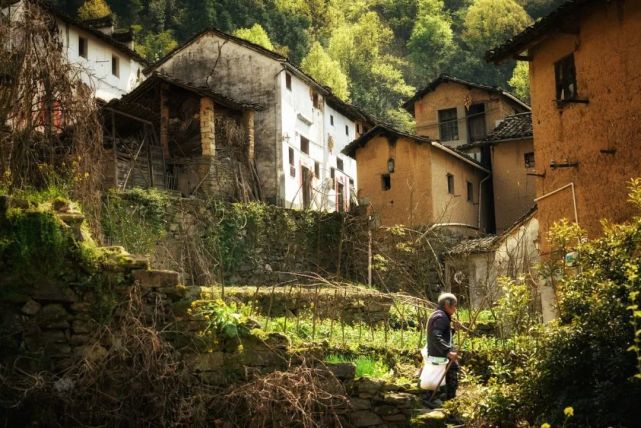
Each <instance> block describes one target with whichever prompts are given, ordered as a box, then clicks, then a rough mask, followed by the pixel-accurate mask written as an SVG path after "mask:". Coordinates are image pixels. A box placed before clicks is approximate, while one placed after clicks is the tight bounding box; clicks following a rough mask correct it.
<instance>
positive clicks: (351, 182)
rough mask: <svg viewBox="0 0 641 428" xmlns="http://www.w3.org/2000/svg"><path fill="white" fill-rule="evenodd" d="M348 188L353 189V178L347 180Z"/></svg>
mask: <svg viewBox="0 0 641 428" xmlns="http://www.w3.org/2000/svg"><path fill="white" fill-rule="evenodd" d="M349 187H352V188H353V187H354V179H353V178H350V179H349Z"/></svg>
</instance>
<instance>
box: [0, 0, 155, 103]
mask: <svg viewBox="0 0 641 428" xmlns="http://www.w3.org/2000/svg"><path fill="white" fill-rule="evenodd" d="M25 2H30V3H32V4H37V5H38V7H40V8H41V9H42V10H43V11H45V12H46V13H49V14H51V15H53V16H54V17H55V18H56V23H57V24H58V32H59V35H60V41H61V42H62V48H63V52H65V53H66V55H67V57H68V59H69V61H70V62H71V63H72V64H77V65H79V66H80V67H81V68H82V69H83V73H82V80H83V81H84V82H85V83H86V84H87V85H88V86H89V87H90V88H91V89H92V90H93V91H94V93H95V96H96V98H98V99H99V100H101V101H105V102H107V101H110V100H112V99H114V98H120V97H121V96H123V95H124V94H126V93H128V92H129V91H131V90H132V89H133V88H134V87H135V86H136V85H137V84H138V83H140V81H142V80H143V78H144V75H143V74H142V71H143V69H144V68H145V67H146V66H147V62H146V61H145V59H144V58H142V57H141V56H140V55H138V54H137V53H136V52H134V50H133V47H134V46H133V34H132V32H131V31H124V32H123V31H115V30H114V25H113V20H112V18H111V17H105V18H102V19H98V20H92V21H84V22H81V21H79V20H77V19H75V18H72V17H70V16H67V15H65V14H64V13H62V12H61V11H59V10H57V9H56V8H55V7H53V6H52V5H51V4H50V3H49V2H46V1H38V0H1V2H0V5H1V6H2V15H4V16H5V17H7V18H8V22H9V24H10V23H11V22H15V21H16V20H17V19H19V17H20V15H21V14H22V13H23V11H24V4H25Z"/></svg>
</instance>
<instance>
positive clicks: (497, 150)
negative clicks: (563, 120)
mask: <svg viewBox="0 0 641 428" xmlns="http://www.w3.org/2000/svg"><path fill="white" fill-rule="evenodd" d="M532 140H533V137H532V113H531V112H529V111H528V112H524V113H517V114H514V115H511V116H507V117H506V118H504V119H503V120H502V121H501V122H500V123H499V125H498V126H497V127H496V128H495V129H494V131H492V132H491V133H490V134H489V135H488V136H487V137H485V138H484V139H482V140H480V141H476V142H473V143H469V144H464V145H463V146H461V147H460V150H462V151H464V152H466V153H468V154H476V155H475V156H474V157H475V158H479V157H480V155H479V153H480V152H481V151H486V152H487V154H486V156H489V164H490V165H491V168H492V190H493V191H492V194H493V197H494V221H495V224H496V233H497V234H501V233H503V232H504V231H505V230H507V229H508V228H510V227H511V226H512V225H513V224H514V222H515V221H517V220H518V219H519V218H521V217H522V216H523V214H524V213H526V212H528V211H529V210H530V208H532V206H533V205H534V198H535V193H536V181H535V179H536V177H535V176H534V175H533V174H536V172H535V161H534V144H533V141H532Z"/></svg>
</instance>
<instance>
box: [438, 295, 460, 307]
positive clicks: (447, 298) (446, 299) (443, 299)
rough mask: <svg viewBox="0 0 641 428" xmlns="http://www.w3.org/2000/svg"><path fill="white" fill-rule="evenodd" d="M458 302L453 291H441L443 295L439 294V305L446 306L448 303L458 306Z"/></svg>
mask: <svg viewBox="0 0 641 428" xmlns="http://www.w3.org/2000/svg"><path fill="white" fill-rule="evenodd" d="M456 303H457V300H456V296H455V295H453V294H452V293H441V295H440V296H438V305H439V306H445V305H446V304H448V305H450V306H456Z"/></svg>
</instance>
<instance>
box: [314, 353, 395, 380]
mask: <svg viewBox="0 0 641 428" xmlns="http://www.w3.org/2000/svg"><path fill="white" fill-rule="evenodd" d="M325 361H326V362H328V363H334V364H336V363H354V365H355V366H356V377H363V376H367V377H372V378H377V379H380V378H386V377H389V376H390V373H391V372H390V368H389V367H388V366H387V364H385V362H383V361H382V360H380V359H377V358H374V357H368V356H365V355H361V356H358V357H356V358H350V357H346V356H344V355H336V354H332V355H329V356H327V358H326V359H325Z"/></svg>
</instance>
